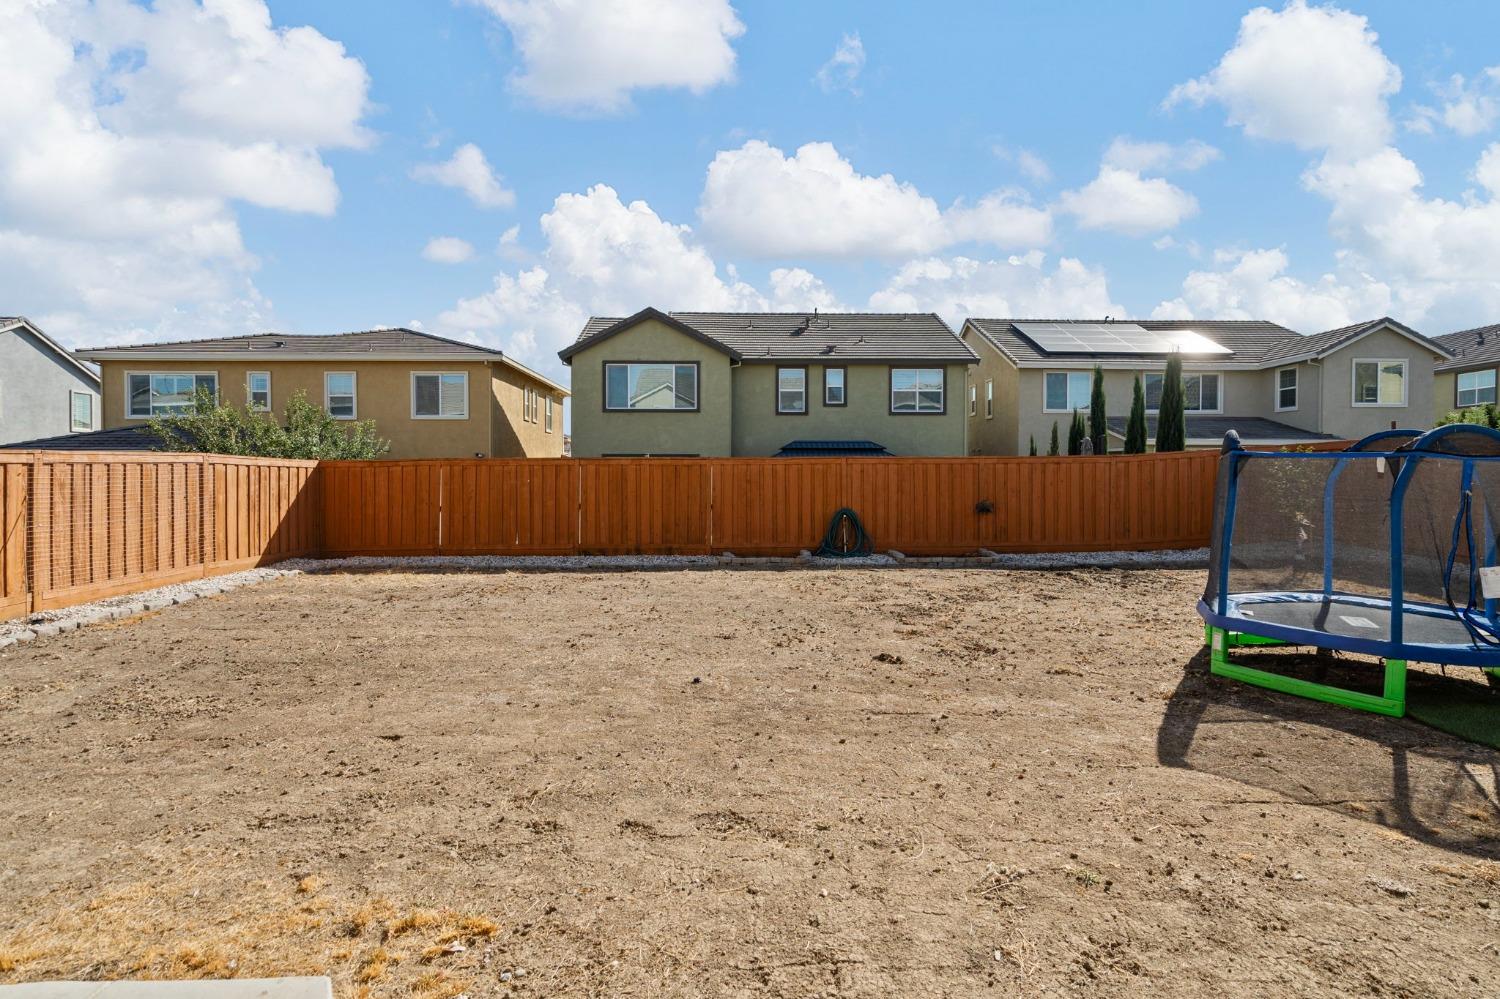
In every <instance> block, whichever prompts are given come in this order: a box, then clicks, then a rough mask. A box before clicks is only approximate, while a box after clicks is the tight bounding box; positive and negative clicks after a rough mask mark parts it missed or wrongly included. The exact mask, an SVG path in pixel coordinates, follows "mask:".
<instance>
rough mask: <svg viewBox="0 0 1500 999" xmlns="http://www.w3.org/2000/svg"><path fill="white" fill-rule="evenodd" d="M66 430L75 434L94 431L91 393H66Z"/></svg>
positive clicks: (92, 397)
mask: <svg viewBox="0 0 1500 999" xmlns="http://www.w3.org/2000/svg"><path fill="white" fill-rule="evenodd" d="M68 429H69V430H71V431H73V432H74V433H75V434H77V433H84V432H86V431H89V430H93V429H94V396H93V395H92V394H91V393H89V392H72V391H70V392H69V393H68Z"/></svg>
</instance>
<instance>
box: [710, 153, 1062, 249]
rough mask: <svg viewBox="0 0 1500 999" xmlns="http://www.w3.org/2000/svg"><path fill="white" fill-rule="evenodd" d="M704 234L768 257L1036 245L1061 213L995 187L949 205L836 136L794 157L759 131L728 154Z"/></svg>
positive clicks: (714, 170)
mask: <svg viewBox="0 0 1500 999" xmlns="http://www.w3.org/2000/svg"><path fill="white" fill-rule="evenodd" d="M698 213H699V217H700V218H701V219H702V222H703V227H704V230H705V232H706V233H707V234H708V235H709V236H710V237H712V238H713V239H714V240H716V241H718V242H720V243H722V244H724V245H725V246H728V247H730V248H732V249H735V250H738V251H740V252H743V253H747V254H751V255H755V256H764V257H776V256H823V257H903V256H912V255H915V254H922V253H930V252H933V251H934V250H938V249H941V248H943V247H946V246H950V245H952V244H954V243H959V242H970V241H972V242H978V243H988V244H991V245H995V246H1002V247H1017V248H1021V247H1033V246H1038V245H1041V244H1044V243H1046V242H1047V241H1048V240H1049V239H1050V238H1051V234H1052V217H1051V214H1050V213H1049V212H1048V211H1047V209H1045V208H1038V207H1035V206H1033V205H1031V204H1029V203H1027V201H1026V200H1025V195H1024V194H1022V193H1020V192H1016V191H995V192H991V193H990V194H987V195H985V196H984V197H983V198H981V199H980V200H979V201H978V202H975V203H974V204H965V203H962V202H960V203H955V204H954V205H952V206H950V207H949V208H948V209H947V210H946V211H945V210H943V209H941V208H939V207H938V204H937V202H936V201H934V200H933V199H932V198H930V197H927V196H926V195H924V194H922V192H921V191H919V190H918V189H917V188H916V186H915V185H913V184H910V183H904V182H901V181H898V180H897V179H896V178H895V177H893V176H891V175H890V174H882V175H880V176H870V175H867V174H861V173H859V172H857V171H856V170H855V169H854V167H853V165H852V164H851V163H850V162H849V161H848V160H846V159H844V158H843V157H842V156H841V155H839V152H838V150H837V149H835V148H834V147H833V145H832V144H831V143H827V142H812V143H808V144H807V145H804V146H802V147H801V148H800V149H798V150H797V151H796V153H795V154H794V155H792V156H790V157H788V156H787V155H786V154H785V153H783V152H782V151H781V150H780V149H777V148H776V147H775V146H772V145H770V144H768V143H765V142H762V141H760V140H758V139H756V140H751V141H749V142H747V143H745V144H744V145H743V146H741V147H740V148H739V149H732V150H723V151H721V152H719V153H718V154H717V155H716V156H715V157H714V159H713V162H712V163H710V164H709V167H708V177H707V179H706V181H705V182H704V186H703V193H702V197H701V199H700V201H699V207H698Z"/></svg>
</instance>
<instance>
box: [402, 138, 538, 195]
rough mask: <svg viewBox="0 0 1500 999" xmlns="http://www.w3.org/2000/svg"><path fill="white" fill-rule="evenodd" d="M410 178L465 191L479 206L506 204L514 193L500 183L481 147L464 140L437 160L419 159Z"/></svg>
mask: <svg viewBox="0 0 1500 999" xmlns="http://www.w3.org/2000/svg"><path fill="white" fill-rule="evenodd" d="M411 176H412V179H413V180H419V181H421V182H423V183H424V184H441V185H442V186H444V187H451V188H454V189H456V190H459V191H462V192H463V193H464V194H466V195H468V197H469V200H470V201H472V202H474V204H476V205H478V206H479V207H480V208H509V207H511V206H512V205H514V204H515V203H516V194H515V192H514V191H511V190H509V189H508V188H506V186H505V185H504V184H503V183H501V181H500V177H499V176H498V175H497V174H496V173H495V171H494V168H492V167H491V166H490V161H489V160H488V159H487V158H485V155H484V150H482V149H480V148H479V147H478V146H476V145H474V143H472V142H466V143H464V144H463V145H462V146H459V147H458V148H457V149H455V150H454V151H453V155H452V156H450V157H448V159H446V160H444V161H443V162H441V163H420V164H418V165H417V166H415V167H413V168H412V171H411Z"/></svg>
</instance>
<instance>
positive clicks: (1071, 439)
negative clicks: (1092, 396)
mask: <svg viewBox="0 0 1500 999" xmlns="http://www.w3.org/2000/svg"><path fill="white" fill-rule="evenodd" d="M1086 436H1088V427H1086V426H1084V423H1083V410H1081V409H1075V410H1073V423H1072V425H1071V426H1069V427H1068V453H1069V454H1082V453H1083V439H1084V437H1086Z"/></svg>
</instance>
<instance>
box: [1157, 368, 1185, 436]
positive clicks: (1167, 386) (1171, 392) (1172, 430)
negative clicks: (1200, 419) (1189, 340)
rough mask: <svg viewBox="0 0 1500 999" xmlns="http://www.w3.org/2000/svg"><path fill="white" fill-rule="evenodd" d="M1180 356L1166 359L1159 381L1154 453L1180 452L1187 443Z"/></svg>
mask: <svg viewBox="0 0 1500 999" xmlns="http://www.w3.org/2000/svg"><path fill="white" fill-rule="evenodd" d="M1182 406H1183V401H1182V355H1180V354H1173V355H1172V356H1171V357H1169V358H1167V370H1166V373H1165V374H1164V375H1163V376H1162V380H1161V406H1160V407H1159V408H1158V410H1157V414H1156V451H1157V453H1158V454H1162V453H1165V452H1167V451H1181V450H1182V449H1183V448H1184V447H1185V446H1186V443H1187V415H1186V414H1185V413H1184V412H1183V409H1182Z"/></svg>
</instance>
